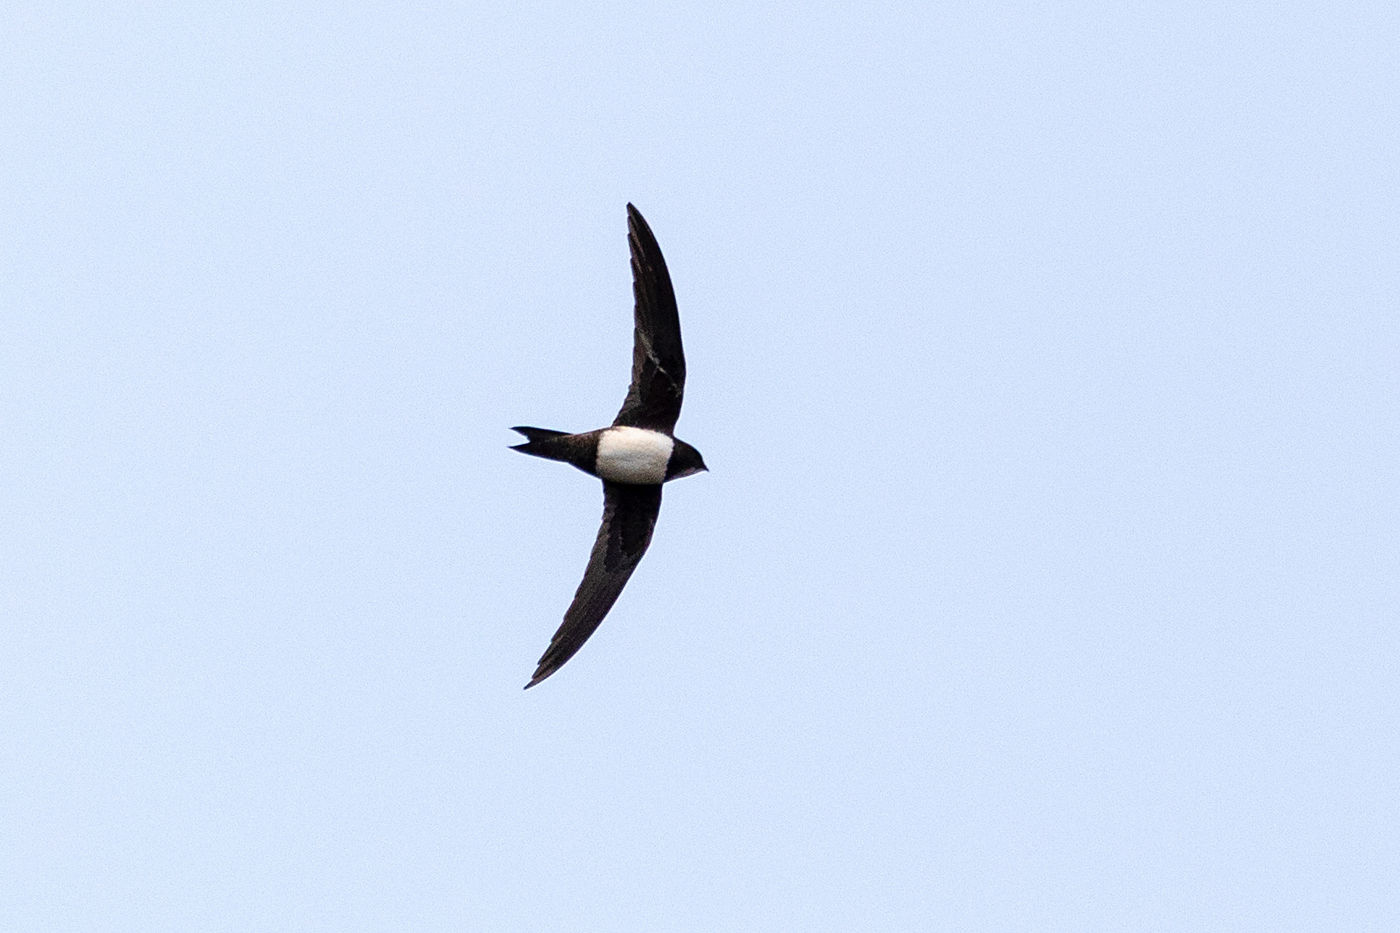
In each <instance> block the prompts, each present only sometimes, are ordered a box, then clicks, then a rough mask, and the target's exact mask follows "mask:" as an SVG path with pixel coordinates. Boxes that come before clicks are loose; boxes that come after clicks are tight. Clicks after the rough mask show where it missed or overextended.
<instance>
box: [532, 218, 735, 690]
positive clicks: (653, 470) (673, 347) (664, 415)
mask: <svg viewBox="0 0 1400 933" xmlns="http://www.w3.org/2000/svg"><path fill="white" fill-rule="evenodd" d="M627 243H628V246H629V248H630V250H631V254H632V294H633V298H634V299H635V301H634V305H633V311H632V324H633V326H632V383H631V385H630V386H629V388H628V389H627V397H626V399H625V400H624V401H623V403H622V408H621V410H619V411H618V413H617V417H616V418H614V419H613V423H612V424H611V425H610V426H608V427H606V428H599V429H597V430H594V431H584V432H582V433H579V434H569V433H566V432H564V431H551V430H547V429H545V428H532V427H525V426H518V427H514V428H511V430H512V431H516V432H518V433H520V434H522V435H524V436H525V438H526V441H525V443H523V444H515V445H513V446H512V447H511V449H512V450H518V451H520V452H521V453H524V454H530V455H531V456H535V457H544V458H546V459H549V460H560V461H563V462H564V463H568V464H571V465H572V466H575V467H578V468H579V469H580V470H582V471H583V472H585V473H588V474H589V475H591V476H596V477H598V478H599V479H600V480H602V481H603V521H602V525H601V527H599V529H598V537H597V540H595V541H594V542H593V551H592V553H591V554H590V555H589V558H588V568H587V569H586V570H585V571H584V573H583V581H582V582H581V583H579V585H578V591H577V592H575V593H574V599H573V602H572V603H570V605H569V608H568V610H567V611H566V612H565V613H564V621H563V623H562V624H561V625H560V626H559V629H558V631H556V632H555V633H554V637H553V638H551V639H550V642H549V647H548V648H547V649H546V650H545V652H544V654H543V655H541V656H540V660H539V664H538V665H537V666H536V668H535V673H534V676H533V677H531V678H530V682H529V683H527V684H526V685H525V689H526V690H528V689H530V688H531V687H533V686H535V685H536V684H538V683H539V682H540V681H542V680H544V679H545V678H547V677H549V676H550V675H551V674H553V673H554V672H555V671H557V670H559V668H561V667H563V666H564V663H565V662H566V661H568V660H569V659H570V658H572V657H573V656H574V654H575V653H577V652H578V650H579V648H581V647H583V643H584V642H586V641H587V640H588V638H589V636H590V635H592V634H593V633H594V631H596V630H597V628H598V626H599V625H600V624H601V623H602V621H603V618H604V616H606V615H607V614H608V610H610V609H611V608H612V607H613V603H615V602H617V598H618V596H619V595H621V593H622V588H623V587H624V586H626V585H627V580H628V578H629V577H631V576H632V571H633V570H636V569H637V563H638V562H639V561H640V560H641V559H642V555H643V554H645V553H646V550H647V546H648V545H649V544H651V533H652V530H653V529H654V528H655V527H656V516H657V514H658V513H659V512H660V510H661V486H662V485H663V484H664V483H668V482H670V481H671V480H675V479H680V478H681V477H683V476H692V475H694V474H696V473H700V472H702V471H706V470H708V469H709V467H707V466H705V460H704V458H703V457H701V456H700V451H698V450H696V449H695V448H694V447H692V446H691V445H690V444H687V443H686V442H685V441H683V440H681V439H680V438H678V437H676V436H675V433H674V431H675V427H676V419H677V418H679V417H680V413H681V399H682V396H683V395H684V392H685V353H684V351H683V349H682V347H681V322H680V314H679V312H678V311H677V310H676V294H675V291H674V289H673V288H672V287H671V275H670V273H669V272H668V271H667V270H666V260H665V259H664V258H663V257H662V255H661V247H660V246H658V245H657V242H656V237H655V236H654V235H653V234H652V232H651V227H649V226H647V222H646V220H645V219H643V217H642V215H641V212H640V211H638V210H637V209H636V208H635V207H633V206H632V205H631V204H628V205H627Z"/></svg>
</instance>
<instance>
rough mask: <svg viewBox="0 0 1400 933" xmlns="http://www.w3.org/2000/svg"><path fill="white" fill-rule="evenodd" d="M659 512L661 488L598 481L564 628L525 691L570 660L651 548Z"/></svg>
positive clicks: (561, 626) (610, 606)
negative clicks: (593, 534)
mask: <svg viewBox="0 0 1400 933" xmlns="http://www.w3.org/2000/svg"><path fill="white" fill-rule="evenodd" d="M660 511H661V487H660V486H659V485H657V486H634V485H629V484H625V483H610V482H607V481H604V482H603V526H602V527H601V528H599V529H598V540H596V541H594V542H593V554H592V556H591V557H589V558H588V569H587V570H585V571H584V572H583V582H582V583H580V584H579V585H578V592H576V593H575V594H574V601H573V603H572V604H571V605H570V606H569V611H568V612H565V613H564V624H563V625H560V626H559V630H558V631H557V632H555V633H554V638H552V639H551V640H550V642H549V649H548V650H547V651H545V653H544V654H543V655H542V656H541V657H540V663H539V667H537V668H535V676H534V677H532V678H531V679H530V682H529V683H528V684H526V685H525V689H527V690H528V689H529V688H531V687H533V686H534V685H535V684H537V683H539V682H540V681H542V680H544V679H545V678H546V677H548V676H549V675H550V674H553V673H554V672H555V671H557V670H559V668H561V667H563V666H564V662H565V661H567V660H569V658H571V657H573V656H574V653H575V652H576V651H578V649H579V648H581V647H583V643H584V642H585V641H587V640H588V636H589V635H592V634H593V632H594V630H595V629H597V628H598V625H599V623H601V622H602V621H603V617H604V616H605V615H607V614H608V610H609V609H611V608H612V605H613V603H615V602H617V597H618V595H619V594H620V593H621V592H622V588H623V587H624V586H626V585H627V578H628V577H630V576H632V571H633V570H635V569H636V567H637V562H638V561H640V560H641V559H642V555H643V554H645V553H646V550H647V545H648V544H650V543H651V531H652V529H653V528H655V527H656V515H657V513H658V512H660Z"/></svg>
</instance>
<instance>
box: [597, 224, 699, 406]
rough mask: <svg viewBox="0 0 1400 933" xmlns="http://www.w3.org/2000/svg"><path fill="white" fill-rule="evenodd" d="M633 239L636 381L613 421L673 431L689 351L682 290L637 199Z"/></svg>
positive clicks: (629, 232)
mask: <svg viewBox="0 0 1400 933" xmlns="http://www.w3.org/2000/svg"><path fill="white" fill-rule="evenodd" d="M627 242H628V244H629V245H630V246H631V248H632V292H633V294H634V295H635V296H636V306H635V308H634V311H633V331H632V386H631V388H629V389H628V390H627V399H626V401H624V402H623V403H622V410H621V411H619V412H618V413H617V418H615V419H614V420H613V424H616V425H627V426H629V427H634V428H650V429H652V430H656V431H665V432H666V433H668V434H669V433H670V432H671V431H672V429H674V428H675V426H676V419H677V418H679V417H680V414H681V396H682V394H683V393H684V390H685V353H684V351H683V350H682V349H681V319H680V315H679V314H678V313H677V312H676V293H675V292H674V291H673V290H672V289H671V275H670V273H668V272H667V271H666V260H665V259H663V258H662V256H661V247H660V246H657V245H656V237H654V236H652V233H651V228H650V227H648V226H647V222H646V221H645V220H643V219H642V215H641V214H640V213H638V212H637V209H636V208H635V207H633V206H632V205H631V204H629V205H627Z"/></svg>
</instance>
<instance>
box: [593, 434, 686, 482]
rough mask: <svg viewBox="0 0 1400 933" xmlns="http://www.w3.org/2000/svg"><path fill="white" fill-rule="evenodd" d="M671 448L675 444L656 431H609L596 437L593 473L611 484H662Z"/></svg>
mask: <svg viewBox="0 0 1400 933" xmlns="http://www.w3.org/2000/svg"><path fill="white" fill-rule="evenodd" d="M674 446H675V441H673V440H671V438H669V437H667V436H666V435H665V434H662V433H661V432H659V431H648V430H646V429H645V428H608V429H607V430H606V431H604V432H603V433H602V434H599V435H598V459H597V461H596V462H595V463H594V464H593V471H594V472H595V473H597V474H598V475H599V476H601V477H602V478H603V479H606V480H610V481H612V482H614V483H639V484H658V483H663V482H665V481H666V464H668V463H670V462H671V448H672V447H674Z"/></svg>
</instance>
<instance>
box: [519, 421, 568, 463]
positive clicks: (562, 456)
mask: <svg viewBox="0 0 1400 933" xmlns="http://www.w3.org/2000/svg"><path fill="white" fill-rule="evenodd" d="M511 430H512V431H519V432H520V433H521V434H524V435H525V437H526V438H527V440H526V442H525V443H523V444H513V445H511V448H510V449H511V450H518V451H520V452H521V453H522V454H531V455H533V456H536V457H547V458H548V459H550V460H570V459H572V457H573V454H574V451H573V449H572V445H568V444H552V443H550V441H553V440H554V439H555V438H559V437H568V436H569V432H567V431H551V430H549V429H548V428H526V427H518V428H511Z"/></svg>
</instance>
